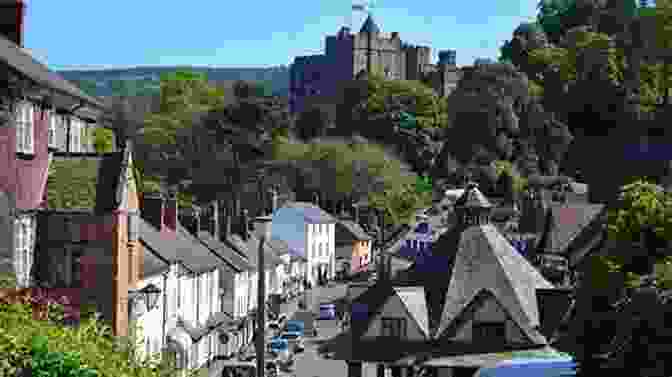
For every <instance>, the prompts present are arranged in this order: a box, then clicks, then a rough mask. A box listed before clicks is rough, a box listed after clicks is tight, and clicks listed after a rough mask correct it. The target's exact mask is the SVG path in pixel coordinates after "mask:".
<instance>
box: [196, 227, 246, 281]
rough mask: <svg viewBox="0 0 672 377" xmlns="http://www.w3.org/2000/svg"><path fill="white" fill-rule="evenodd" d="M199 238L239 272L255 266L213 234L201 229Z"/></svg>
mask: <svg viewBox="0 0 672 377" xmlns="http://www.w3.org/2000/svg"><path fill="white" fill-rule="evenodd" d="M198 239H199V240H200V241H201V242H202V243H203V244H204V245H205V246H206V247H207V248H209V249H210V250H212V252H214V253H216V254H217V255H219V256H220V257H221V258H222V259H224V261H226V262H227V264H229V265H230V266H231V267H232V268H233V269H234V270H236V271H238V272H243V271H248V270H250V269H253V268H254V267H253V266H252V265H250V263H248V261H247V260H245V258H243V257H242V256H241V255H240V254H238V253H237V252H236V251H234V250H233V249H232V248H231V247H230V246H228V245H226V244H224V243H222V242H219V241H218V240H217V239H215V237H213V236H212V234H210V233H208V232H205V231H200V232H198Z"/></svg>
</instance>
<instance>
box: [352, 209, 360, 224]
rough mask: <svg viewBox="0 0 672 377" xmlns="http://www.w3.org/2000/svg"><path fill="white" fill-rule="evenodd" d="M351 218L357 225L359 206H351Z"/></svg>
mask: <svg viewBox="0 0 672 377" xmlns="http://www.w3.org/2000/svg"><path fill="white" fill-rule="evenodd" d="M352 212H353V215H352V218H353V220H354V221H355V224H357V225H359V205H357V204H355V205H354V206H352Z"/></svg>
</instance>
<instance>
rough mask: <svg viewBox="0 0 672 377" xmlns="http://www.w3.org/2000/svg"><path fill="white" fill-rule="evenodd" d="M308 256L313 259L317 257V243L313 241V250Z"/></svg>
mask: <svg viewBox="0 0 672 377" xmlns="http://www.w3.org/2000/svg"><path fill="white" fill-rule="evenodd" d="M310 256H311V257H312V258H315V257H316V256H317V242H315V241H313V250H312V251H311V253H310Z"/></svg>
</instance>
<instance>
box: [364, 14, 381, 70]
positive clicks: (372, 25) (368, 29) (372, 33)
mask: <svg viewBox="0 0 672 377" xmlns="http://www.w3.org/2000/svg"><path fill="white" fill-rule="evenodd" d="M359 33H360V34H366V39H367V45H366V46H367V47H366V73H368V74H370V73H371V70H372V53H373V51H372V48H373V40H374V39H376V40H377V39H378V35H379V34H380V28H379V27H378V25H377V24H376V22H375V21H374V20H373V17H372V16H371V14H369V16H368V17H366V21H364V25H362V29H361V30H360V31H359Z"/></svg>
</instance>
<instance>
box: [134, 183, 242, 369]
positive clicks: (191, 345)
mask: <svg viewBox="0 0 672 377" xmlns="http://www.w3.org/2000/svg"><path fill="white" fill-rule="evenodd" d="M143 204H144V205H143V217H145V219H146V220H142V221H140V224H139V234H140V241H141V244H142V246H143V248H144V251H143V254H144V256H145V260H144V263H143V264H144V267H143V269H144V271H143V272H144V276H143V279H142V280H141V281H140V283H139V284H138V286H137V287H136V288H137V289H138V290H139V289H142V288H143V287H145V286H147V285H149V284H154V285H155V286H156V287H158V288H159V289H160V290H161V292H162V295H161V298H160V299H159V302H158V303H157V305H156V307H154V308H150V310H149V311H146V310H143V308H142V307H143V305H142V302H141V300H138V299H137V298H136V299H134V300H133V305H132V308H131V309H132V310H131V316H132V319H135V320H136V321H137V323H138V324H139V325H140V326H141V328H142V337H143V342H144V345H145V347H144V352H145V353H156V352H160V351H161V350H165V349H167V350H169V351H171V352H174V354H175V356H176V358H177V361H178V366H179V367H180V368H183V369H197V368H202V367H204V366H205V365H207V363H208V362H209V361H211V360H213V358H214V357H215V356H217V355H218V354H219V351H220V350H221V348H222V347H221V342H222V340H223V339H225V338H226V337H222V336H220V335H221V332H219V331H214V330H215V329H220V328H222V327H226V326H228V325H230V323H231V322H233V319H234V318H233V316H229V315H227V313H225V312H223V310H222V309H223V307H224V305H223V297H222V296H221V293H222V289H223V288H224V286H225V284H224V279H221V278H220V277H221V276H220V275H221V273H220V272H221V271H220V266H222V265H225V264H226V262H225V261H224V260H223V259H222V258H221V257H219V256H218V255H217V254H215V253H214V252H212V251H211V250H209V249H208V248H207V247H205V246H204V245H203V244H202V243H201V242H200V241H199V240H198V239H197V238H196V237H194V236H193V235H192V234H190V233H189V231H188V230H187V229H185V228H184V227H182V225H181V224H180V223H179V222H178V221H177V204H176V200H175V199H174V198H171V199H170V200H168V203H167V204H166V203H165V202H164V200H163V198H161V197H148V196H146V197H145V198H144V202H143ZM164 209H165V210H164ZM138 302H140V304H138ZM145 309H147V308H145ZM225 340H228V339H225Z"/></svg>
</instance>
